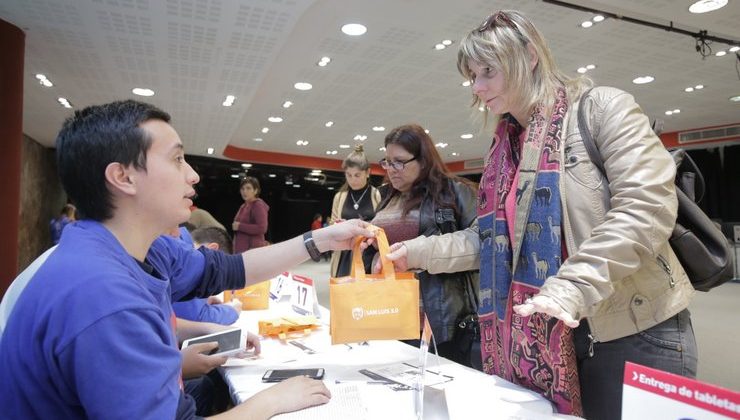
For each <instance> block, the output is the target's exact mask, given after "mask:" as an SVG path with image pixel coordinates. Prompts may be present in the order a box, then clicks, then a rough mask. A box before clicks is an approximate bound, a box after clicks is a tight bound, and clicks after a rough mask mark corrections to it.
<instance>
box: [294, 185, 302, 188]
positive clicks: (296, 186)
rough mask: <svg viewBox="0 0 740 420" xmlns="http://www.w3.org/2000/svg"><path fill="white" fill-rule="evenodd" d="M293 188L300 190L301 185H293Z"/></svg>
mask: <svg viewBox="0 0 740 420" xmlns="http://www.w3.org/2000/svg"><path fill="white" fill-rule="evenodd" d="M293 188H301V184H293Z"/></svg>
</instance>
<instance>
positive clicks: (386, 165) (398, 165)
mask: <svg viewBox="0 0 740 420" xmlns="http://www.w3.org/2000/svg"><path fill="white" fill-rule="evenodd" d="M414 160H416V156H414V157H412V158H411V159H408V160H392V161H390V162H389V161H388V159H380V162H378V163H380V166H381V167H382V168H383V169H385V170H386V171H387V170H388V169H390V168H393V169H395V170H397V171H402V170H403V168H405V167H406V164H407V163H409V162H411V161H414Z"/></svg>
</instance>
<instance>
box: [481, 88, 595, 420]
mask: <svg viewBox="0 0 740 420" xmlns="http://www.w3.org/2000/svg"><path fill="white" fill-rule="evenodd" d="M567 109H568V103H567V101H566V97H565V91H564V90H563V89H561V90H560V91H559V92H558V96H557V99H556V101H555V104H554V106H553V108H552V115H550V118H549V119H547V115H546V114H545V112H546V111H547V110H545V109H543V107H542V106H541V105H540V106H537V107H536V108H535V111H534V112H533V114H532V116H531V117H530V120H529V124H528V127H527V129H526V130H527V131H526V132H525V133H524V135H523V136H526V137H525V140H524V142H523V144H521V142H520V141H519V137H520V135H522V127H521V126H520V125H519V124H518V123H517V122H516V121H515V120H514V119H513V118H511V117H510V116H509V115H506V116H504V117H503V118H502V119H501V121H500V122H499V124H498V126H497V127H496V131H495V135H494V139H493V144H492V146H491V150H490V151H489V153H488V156H487V159H486V166H485V169H484V171H483V176H482V178H481V184H480V188H479V192H478V224H479V228H480V236H481V256H480V307H479V310H478V316H479V320H480V327H481V355H482V358H483V369H484V370H485V372H486V373H488V374H494V375H497V376H500V377H502V378H504V379H507V380H509V381H511V382H514V383H517V384H519V385H522V386H524V387H526V388H528V389H531V390H533V391H535V392H538V393H540V394H542V395H543V396H545V397H546V398H547V399H549V400H550V401H552V402H553V403H554V404H555V407H556V409H557V410H558V412H560V413H564V414H575V415H580V414H581V413H582V412H581V396H580V387H579V383H578V371H577V364H576V356H575V349H574V345H573V331H572V330H571V329H570V328H568V327H566V326H565V324H563V323H562V322H561V321H559V320H558V319H556V318H553V317H550V316H549V315H546V314H542V313H534V314H533V315H531V316H529V317H521V316H519V315H516V314H515V313H514V311H513V309H512V307H513V305H518V304H521V303H522V302H524V300H525V299H527V298H530V297H532V296H534V295H535V294H536V293H537V292H538V290H539V288H540V286H542V284H543V283H544V281H545V279H546V278H547V277H548V276H551V275H554V274H555V273H557V271H558V268H559V267H560V264H561V261H562V260H561V259H562V258H564V257H565V255H564V254H565V252H564V249H565V247H564V246H563V244H562V240H561V229H560V226H561V216H562V209H561V202H560V189H559V179H560V163H561V159H562V158H561V156H562V152H561V138H560V137H561V134H562V128H563V118H564V116H565V113H566V111H567ZM515 178H518V182H517V185H516V186H514V185H513V182H514V179H515ZM509 193H515V194H516V195H515V197H514V200H515V203H516V211H515V215H516V217H515V220H513V234H514V238H511V237H510V234H509V231H510V230H509V226H510V224H509V221H510V218H514V216H515V215H513V214H507V212H506V208H507V207H506V197H507V196H508V194H509ZM509 208H513V207H511V205H510V206H509ZM512 262H513V263H512Z"/></svg>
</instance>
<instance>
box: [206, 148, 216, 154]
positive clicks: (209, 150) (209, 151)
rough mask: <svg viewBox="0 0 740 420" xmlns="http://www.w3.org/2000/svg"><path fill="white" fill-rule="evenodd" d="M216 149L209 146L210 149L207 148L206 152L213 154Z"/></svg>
mask: <svg viewBox="0 0 740 420" xmlns="http://www.w3.org/2000/svg"><path fill="white" fill-rule="evenodd" d="M215 151H216V150H215V149H214V148H213V147H209V148H208V149H206V153H208V154H209V155H212V154H213V152H215Z"/></svg>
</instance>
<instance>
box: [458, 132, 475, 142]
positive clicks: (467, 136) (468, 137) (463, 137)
mask: <svg viewBox="0 0 740 420" xmlns="http://www.w3.org/2000/svg"><path fill="white" fill-rule="evenodd" d="M460 138H461V139H465V140H467V139H472V138H473V135H472V134H470V133H465V134H463V135H461V136H460Z"/></svg>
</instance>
